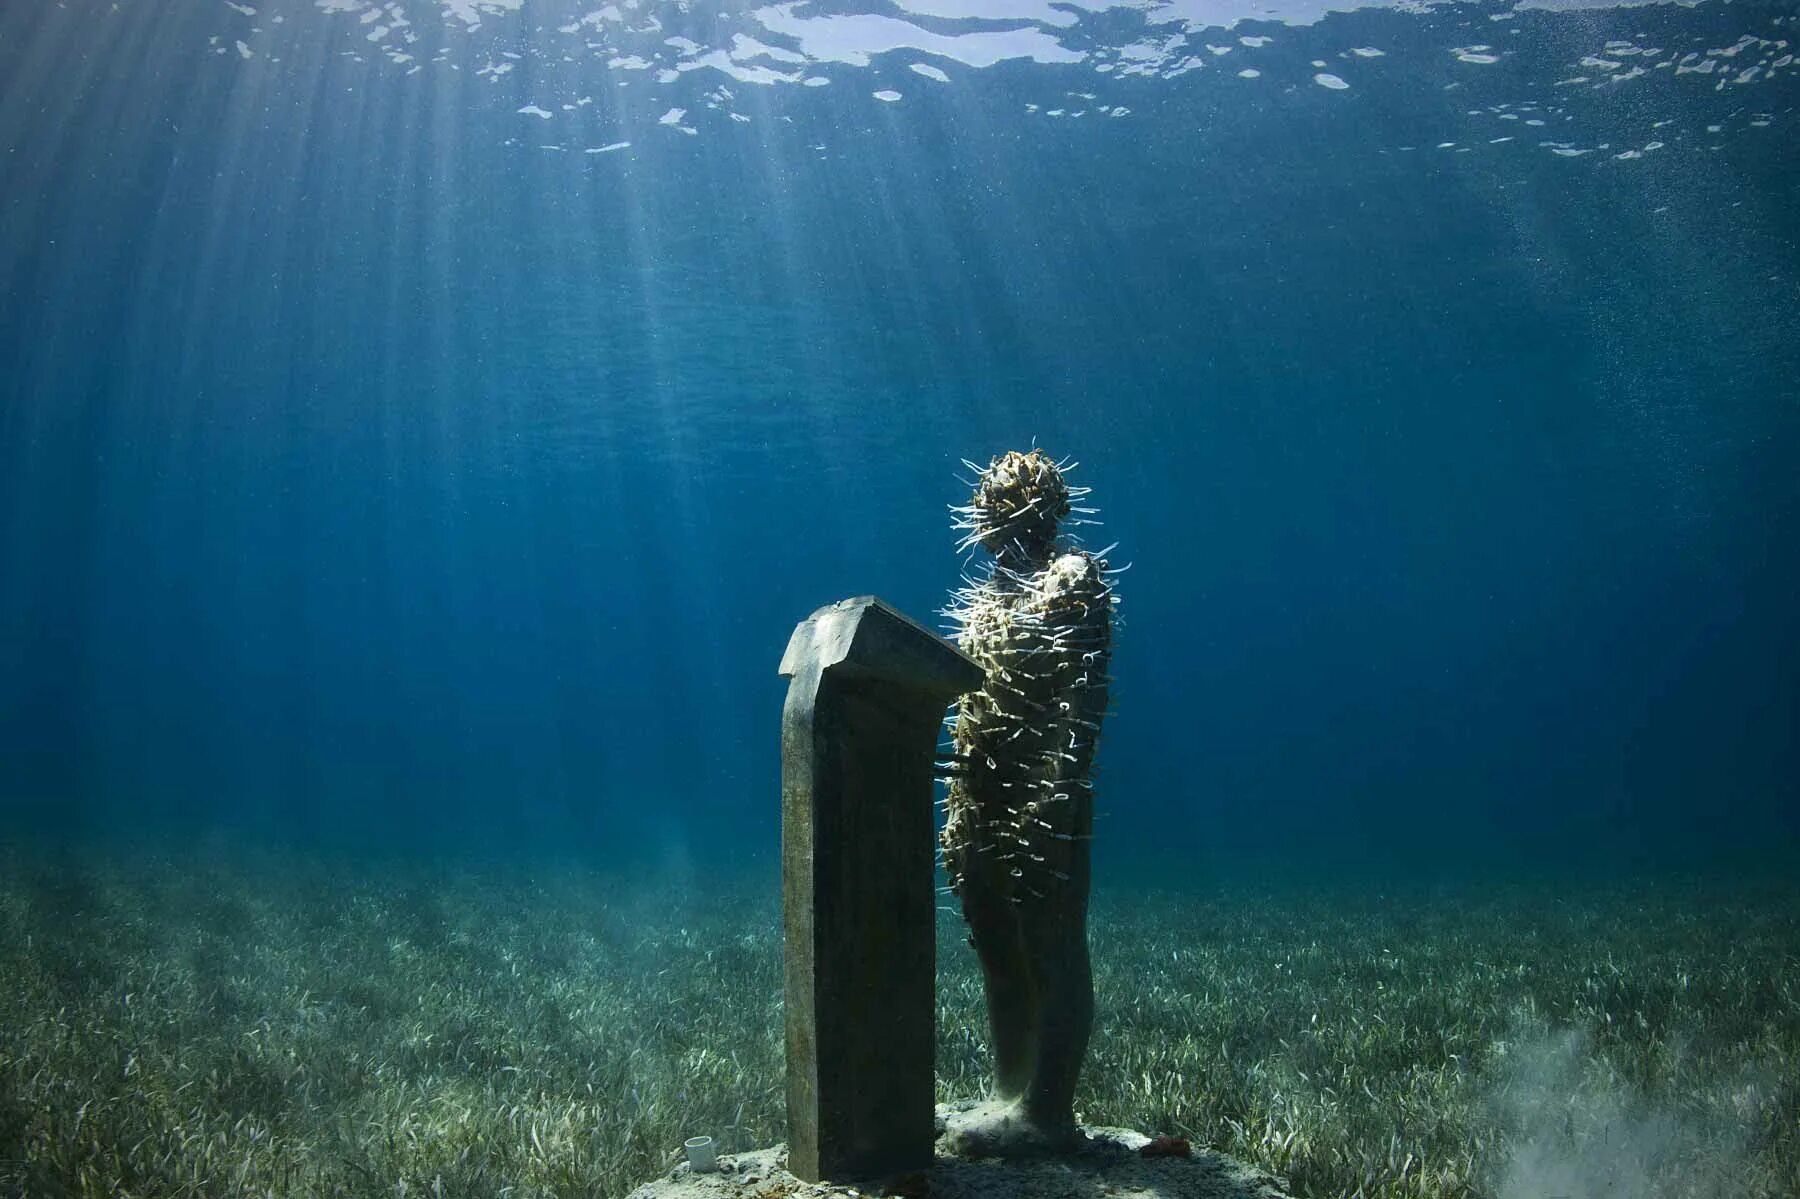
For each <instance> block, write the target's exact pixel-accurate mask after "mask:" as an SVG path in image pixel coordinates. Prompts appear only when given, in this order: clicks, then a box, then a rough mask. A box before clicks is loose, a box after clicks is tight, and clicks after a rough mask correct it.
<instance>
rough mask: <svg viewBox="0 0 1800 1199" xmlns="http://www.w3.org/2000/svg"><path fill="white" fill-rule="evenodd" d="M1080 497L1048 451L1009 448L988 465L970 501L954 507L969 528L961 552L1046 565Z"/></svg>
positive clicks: (961, 526)
mask: <svg viewBox="0 0 1800 1199" xmlns="http://www.w3.org/2000/svg"><path fill="white" fill-rule="evenodd" d="M1077 494H1079V490H1077V489H1072V488H1070V486H1069V485H1068V483H1067V482H1065V481H1064V479H1063V468H1062V466H1061V465H1060V464H1059V463H1056V462H1053V461H1051V460H1050V456H1049V455H1048V454H1046V453H1044V451H1042V450H1037V449H1034V450H1031V451H1029V452H1026V453H1021V452H1020V451H1018V450H1009V451H1007V452H1006V453H1005V454H1002V455H1001V456H1000V457H998V458H995V459H994V460H993V461H991V462H989V463H988V465H987V468H986V469H985V470H982V471H981V476H980V478H979V479H977V480H976V483H975V493H974V494H973V495H972V496H970V497H969V502H968V503H967V504H966V505H964V506H963V507H960V508H957V509H954V511H955V512H956V514H957V516H959V517H960V518H961V520H960V522H959V525H958V527H959V528H962V529H965V530H967V532H966V535H965V536H964V537H963V540H962V543H961V546H960V547H959V548H964V549H966V548H968V547H969V546H971V545H980V546H982V547H983V548H984V549H986V550H987V551H988V552H989V553H991V554H993V555H994V557H996V558H998V559H999V560H1000V561H1001V562H1002V563H1003V564H1006V563H1016V562H1041V561H1043V560H1044V559H1045V558H1047V557H1048V556H1049V555H1050V553H1051V550H1052V548H1053V547H1054V546H1055V544H1056V535H1057V532H1058V529H1059V528H1060V526H1061V524H1062V521H1063V518H1064V517H1066V516H1068V514H1069V499H1070V497H1071V496H1073V495H1077Z"/></svg>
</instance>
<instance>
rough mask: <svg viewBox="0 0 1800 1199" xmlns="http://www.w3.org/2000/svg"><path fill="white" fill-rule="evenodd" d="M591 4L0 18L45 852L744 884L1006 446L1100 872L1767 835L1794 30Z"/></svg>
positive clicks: (1778, 805) (32, 737) (1750, 841)
mask: <svg viewBox="0 0 1800 1199" xmlns="http://www.w3.org/2000/svg"><path fill="white" fill-rule="evenodd" d="M1346 7H1347V8H1348V7H1349V5H1346ZM592 8H593V10H595V11H594V13H593V15H592V16H591V17H590V18H589V19H588V20H587V21H586V22H585V23H584V22H583V21H582V20H581V18H583V16H584V15H586V14H588V13H589V11H590V6H589V5H587V4H585V3H584V4H579V5H571V4H564V3H560V2H556V3H539V2H538V0H525V2H524V4H523V5H522V6H521V5H517V4H508V5H476V4H474V3H471V2H470V0H454V2H451V3H446V4H442V5H440V4H438V3H419V2H415V3H411V4H407V5H406V6H405V7H404V11H403V12H402V11H401V10H400V9H399V8H398V6H393V5H388V6H384V7H381V8H377V7H375V6H373V5H368V4H366V3H365V2H364V0H331V2H330V3H327V4H323V5H321V4H314V3H299V2H290V3H285V4H284V3H266V2H264V3H258V0H251V3H250V4H246V5H244V6H241V7H240V6H237V5H227V4H222V3H214V2H211V0H208V2H201V0H171V2H170V3H161V4H147V3H121V4H117V5H115V4H110V3H101V2H98V0H71V2H70V3H66V4H61V5H49V4H24V3H17V4H8V5H6V6H4V8H3V9H0V810H3V811H4V812H5V815H6V820H5V824H6V827H7V829H8V830H9V834H8V835H18V834H21V833H29V834H31V835H33V836H42V837H48V838H52V839H56V838H105V839H119V840H125V841H139V840H145V841H156V840H177V841H179V840H188V839H193V838H203V837H212V836H221V837H225V838H229V839H234V840H237V839H241V840H247V841H252V842H262V841H267V842H274V843H279V844H293V845H298V846H303V847H305V846H327V847H338V846H357V847H373V848H379V849H382V850H386V851H392V852H397V853H403V854H411V853H418V854H422V855H446V854H448V855H456V854H472V855H473V854H489V853H513V852H518V853H526V854H535V853H543V852H557V853H572V854H575V855H579V856H582V857H584V858H588V859H591V860H595V861H627V862H634V863H638V864H648V865H650V866H652V867H657V866H659V865H660V866H662V867H665V868H669V869H676V868H686V867H687V866H689V865H692V864H695V863H714V862H718V863H740V864H751V865H755V864H761V865H764V866H767V865H769V864H771V863H772V862H773V860H774V849H775V844H776V837H777V824H778V761H777V736H776V730H777V724H778V718H779V708H780V703H781V698H782V694H783V683H782V680H780V679H779V678H777V676H776V674H775V667H776V664H777V661H778V659H779V656H780V653H781V650H782V647H783V645H784V644H785V641H786V638H787V635H788V632H789V630H790V629H791V628H792V627H793V624H794V623H795V622H796V621H797V620H799V619H800V618H802V617H804V616H805V615H806V614H807V613H808V612H809V611H811V610H812V609H813V608H815V607H817V606H818V605H820V604H822V603H826V602H828V601H831V600H834V599H837V598H840V597H842V596H847V595H854V594H862V593H869V592H873V593H876V594H879V595H881V596H882V597H884V598H886V599H887V600H889V601H890V602H892V603H894V604H895V605H897V606H898V607H900V608H902V609H903V610H906V611H908V612H910V613H912V614H914V615H915V616H919V617H921V618H926V619H932V613H933V611H934V610H935V609H936V608H938V607H939V606H940V605H941V604H942V603H943V602H944V599H945V595H946V592H947V591H948V589H949V588H951V587H952V586H954V585H955V584H956V582H957V577H958V572H959V567H960V563H959V560H958V558H957V556H956V554H955V553H954V551H953V548H952V547H953V545H954V540H955V538H954V534H952V532H951V531H950V528H949V514H948V513H947V511H946V506H947V505H949V504H954V503H960V502H962V501H963V500H964V499H966V495H967V492H966V489H964V488H963V487H961V486H960V485H959V484H958V483H957V482H956V477H957V475H958V474H959V473H963V472H962V471H961V468H960V466H959V464H958V460H959V459H961V458H965V457H967V458H973V459H977V460H979V461H983V462H985V461H986V460H987V459H988V457H989V456H991V455H993V454H997V453H999V452H1002V451H1004V450H1006V449H1008V448H1013V447H1025V446H1028V445H1030V444H1031V443H1032V442H1033V441H1034V440H1035V442H1036V443H1037V444H1039V445H1042V446H1044V447H1045V448H1046V449H1048V450H1049V451H1050V452H1051V453H1053V454H1054V455H1058V456H1061V455H1069V456H1073V457H1075V458H1077V459H1079V460H1080V462H1081V466H1080V468H1079V470H1078V472H1077V474H1076V481H1077V482H1080V483H1083V484H1086V485H1088V486H1091V487H1092V488H1093V498H1094V500H1095V501H1096V502H1097V503H1098V504H1099V505H1100V506H1101V508H1102V510H1103V516H1104V519H1105V520H1106V522H1107V527H1106V530H1105V531H1104V536H1103V537H1102V538H1101V539H1100V540H1099V542H1098V544H1105V543H1106V542H1109V541H1113V540H1117V541H1118V542H1119V548H1118V549H1117V550H1115V551H1114V552H1113V553H1112V555H1111V558H1112V560H1113V561H1114V563H1115V564H1118V563H1125V562H1129V563H1130V564H1131V569H1130V571H1129V572H1128V573H1127V574H1125V575H1123V576H1121V595H1122V597H1123V601H1122V606H1121V609H1120V615H1121V617H1122V619H1123V621H1124V625H1123V627H1122V629H1121V631H1120V635H1119V640H1118V649H1117V654H1116V658H1115V663H1114V666H1115V674H1116V676H1117V678H1118V680H1119V681H1118V686H1117V689H1116V703H1115V710H1114V712H1113V714H1112V716H1111V717H1110V719H1109V722H1108V724H1107V728H1106V732H1105V736H1104V739H1103V743H1102V747H1101V751H1100V763H1101V770H1102V773H1101V776H1100V789H1099V792H1098V795H1099V800H1098V803H1097V807H1098V810H1099V812H1100V817H1099V825H1098V837H1097V842H1096V845H1097V849H1096V852H1097V853H1098V854H1099V855H1100V859H1101V865H1100V869H1101V870H1102V871H1103V872H1104V871H1106V870H1109V869H1118V868H1120V867H1121V865H1127V864H1129V865H1134V866H1135V867H1137V868H1142V869H1145V870H1150V869H1157V868H1167V869H1171V870H1177V871H1182V872H1187V873H1189V874H1193V873H1200V874H1202V875H1203V874H1204V873H1205V872H1206V871H1222V870H1226V869H1234V868H1239V867H1242V866H1245V865H1246V864H1248V865H1249V866H1250V867H1251V868H1252V869H1270V870H1279V869H1284V868H1288V867H1291V866H1293V865H1295V864H1303V865H1304V866H1305V867H1306V868H1307V869H1311V870H1319V871H1330V870H1342V871H1350V870H1357V871H1361V870H1366V869H1375V870H1378V871H1382V872H1391V873H1397V874H1407V875H1411V876H1415V877H1421V876H1422V877H1425V878H1433V879H1435V878H1447V877H1455V876H1457V875H1459V874H1462V873H1472V872H1478V871H1482V870H1487V869H1493V868H1499V869H1508V870H1510V869H1528V870H1529V869H1535V868H1540V867H1541V868H1549V869H1557V868H1563V867H1576V868H1580V869H1596V870H1605V869H1612V868H1620V867H1624V868H1629V867H1635V866H1638V865H1643V864H1652V865H1680V866H1684V867H1687V866H1695V867H1705V866H1716V865H1721V864H1734V865H1737V864H1746V863H1748V864H1750V865H1772V864H1777V863H1779V862H1780V861H1782V860H1783V858H1784V855H1789V854H1792V853H1793V852H1794V850H1795V849H1796V848H1797V847H1800V815H1796V812H1797V811H1800V805H1797V804H1796V803H1795V801H1794V796H1795V795H1796V794H1797V793H1800V787H1796V779H1797V778H1800V737H1797V736H1796V731H1797V730H1800V620H1797V619H1796V616H1795V612H1796V610H1797V609H1796V598H1795V597H1796V596H1797V595H1800V554H1797V553H1796V550H1795V547H1796V545H1800V315H1797V314H1800V136H1797V131H1800V109H1797V107H1796V103H1797V101H1800V82H1797V80H1800V73H1797V72H1800V65H1796V64H1795V61H1794V58H1793V53H1794V50H1795V49H1796V47H1800V9H1796V8H1795V6H1794V5H1792V4H1774V5H1770V4H1720V3H1716V2H1711V0H1708V2H1705V3H1701V4H1699V5H1697V6H1694V7H1677V6H1660V5H1659V6H1650V7H1639V8H1610V7H1580V8H1578V9H1575V10H1571V11H1549V10H1544V9H1522V10H1516V11H1515V10H1511V9H1508V8H1505V7H1492V6H1488V7H1451V6H1441V7H1432V8H1427V9H1422V10H1417V11H1413V10H1409V11H1399V10H1396V9H1393V8H1388V7H1381V6H1367V7H1362V8H1360V9H1356V10H1354V11H1343V12H1333V13H1326V12H1324V11H1323V10H1322V9H1317V8H1307V7H1305V6H1294V7H1293V8H1292V9H1291V10H1289V11H1280V10H1277V9H1271V8H1257V9H1252V8H1251V7H1249V6H1245V7H1244V8H1243V9H1242V10H1241V11H1240V10H1234V9H1232V8H1231V7H1230V6H1229V5H1225V4H1221V5H1218V6H1212V7H1204V6H1198V5H1191V4H1181V5H1177V4H1156V3H1152V4H1150V5H1148V6H1142V7H1122V6H1112V7H1109V6H1107V5H1105V4H1103V3H1100V2H1099V0H1096V2H1095V3H1094V4H1092V5H1090V6H1087V7H1072V6H1058V5H1050V4H1045V5H1041V6H1039V5H1013V6H1001V5H998V4H995V5H992V6H988V7H986V8H984V7H983V4H981V3H978V2H977V0H967V2H966V3H961V2H952V0H944V2H943V3H937V4H931V3H913V4H911V5H893V6H890V5H885V4H881V3H878V2H877V0H859V2H858V4H857V5H855V6H852V5H843V4H833V5H823V4H817V3H803V4H799V5H786V6H781V7H775V8H764V9H756V8H753V7H732V6H724V7H721V6H719V5H699V6H695V7H694V8H693V9H692V10H685V9H684V8H682V7H678V6H675V5H664V4H660V3H652V2H650V0H645V2H644V3H641V4H639V5H638V6H637V7H634V8H627V10H626V11H624V12H623V13H621V12H620V11H619V10H617V9H612V10H604V9H602V8H601V6H598V5H594V6H592ZM252 9H254V10H255V11H247V10H252ZM609 11H610V15H609ZM859 14H860V15H859ZM401 19H404V22H405V23H401ZM565 27H568V28H567V29H566V30H565ZM908 31H910V32H908ZM734 38H737V39H743V38H751V39H754V41H755V43H758V44H760V46H761V47H762V49H761V50H758V49H757V47H756V46H755V45H746V43H745V42H744V41H742V40H737V41H734ZM408 39H412V40H408ZM672 39H673V40H672ZM682 39H686V40H685V41H684V40H682ZM970 39H973V40H970ZM1265 39H1266V40H1265ZM765 51H766V53H765ZM1374 51H1379V53H1374ZM633 56H635V58H634V57H633ZM639 62H642V63H643V64H645V65H644V66H643V67H642V68H641V69H640V68H639V66H638V63H639ZM1709 63H1710V64H1712V65H1710V66H1709V65H1707V64H1709ZM609 64H610V65H609ZM1315 64H1317V65H1315ZM1595 64H1598V65H1595ZM915 66H917V67H919V68H923V69H914V68H915ZM1102 68H1104V69H1102ZM1751 68H1755V69H1754V70H1752V69H1751ZM765 72H766V74H764V73H765ZM1240 72H1248V74H1240ZM816 79H823V80H825V81H826V82H824V83H822V84H817V83H815V84H811V85H809V83H808V81H810V80H816ZM1571 80H1573V82H1570V81H1571ZM890 97H891V98H890ZM618 143H629V144H627V145H622V146H621V145H618ZM608 147H613V148H608Z"/></svg>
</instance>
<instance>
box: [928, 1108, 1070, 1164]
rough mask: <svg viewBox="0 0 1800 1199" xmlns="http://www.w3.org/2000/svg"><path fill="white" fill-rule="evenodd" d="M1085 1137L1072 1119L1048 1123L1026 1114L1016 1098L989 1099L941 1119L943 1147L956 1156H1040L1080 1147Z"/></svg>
mask: <svg viewBox="0 0 1800 1199" xmlns="http://www.w3.org/2000/svg"><path fill="white" fill-rule="evenodd" d="M1086 1140H1087V1138H1086V1137H1085V1136H1084V1135H1083V1134H1082V1132H1081V1130H1080V1129H1079V1128H1077V1127H1076V1126H1075V1123H1074V1122H1073V1121H1070V1122H1068V1123H1067V1124H1066V1125H1063V1126H1061V1127H1051V1126H1047V1125H1045V1124H1044V1123H1043V1122H1041V1121H1037V1120H1033V1119H1032V1118H1031V1117H1030V1116H1029V1115H1027V1114H1026V1112H1025V1108H1024V1105H1023V1104H1022V1103H1021V1102H1020V1101H1019V1100H1016V1099H990V1100H988V1101H987V1102H985V1103H980V1104H977V1105H976V1106H974V1107H972V1108H969V1109H968V1110H966V1111H960V1112H952V1113H950V1114H949V1115H948V1116H947V1117H946V1118H945V1121H944V1147H945V1148H946V1149H947V1150H949V1151H950V1152H951V1153H953V1154H955V1155H957V1156H958V1157H1043V1156H1046V1155H1048V1154H1052V1153H1065V1152H1067V1151H1069V1150H1071V1149H1076V1148H1079V1147H1080V1146H1081V1145H1082V1143H1083V1142H1085V1141H1086Z"/></svg>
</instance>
